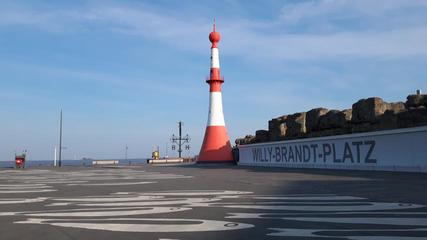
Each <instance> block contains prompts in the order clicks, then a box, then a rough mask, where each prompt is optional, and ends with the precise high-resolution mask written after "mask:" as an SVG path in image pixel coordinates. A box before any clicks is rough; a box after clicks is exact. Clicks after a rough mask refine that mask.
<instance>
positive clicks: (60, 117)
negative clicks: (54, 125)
mask: <svg viewBox="0 0 427 240" xmlns="http://www.w3.org/2000/svg"><path fill="white" fill-rule="evenodd" d="M61 165H62V109H61V113H60V115H59V156H58V166H59V167H61Z"/></svg>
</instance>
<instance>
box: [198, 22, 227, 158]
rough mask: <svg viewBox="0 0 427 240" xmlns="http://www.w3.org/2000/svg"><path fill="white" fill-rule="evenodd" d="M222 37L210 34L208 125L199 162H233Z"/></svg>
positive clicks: (215, 33) (214, 31) (214, 33)
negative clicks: (226, 117) (224, 107)
mask: <svg viewBox="0 0 427 240" xmlns="http://www.w3.org/2000/svg"><path fill="white" fill-rule="evenodd" d="M220 39H221V35H220V34H219V32H217V31H216V29H215V22H214V25H213V31H212V32H211V33H210V34H209V40H210V41H211V43H212V47H211V71H210V76H209V79H208V80H207V81H206V82H207V83H208V84H209V87H210V94H209V115H208V123H207V127H206V131H205V137H204V139H203V144H202V148H201V149H200V154H199V158H198V162H232V161H233V156H232V153H231V144H230V140H229V138H228V134H227V129H226V128H225V122H224V113H223V110H222V93H221V85H222V83H224V79H223V77H222V76H221V71H220V67H219V50H218V42H219V40H220Z"/></svg>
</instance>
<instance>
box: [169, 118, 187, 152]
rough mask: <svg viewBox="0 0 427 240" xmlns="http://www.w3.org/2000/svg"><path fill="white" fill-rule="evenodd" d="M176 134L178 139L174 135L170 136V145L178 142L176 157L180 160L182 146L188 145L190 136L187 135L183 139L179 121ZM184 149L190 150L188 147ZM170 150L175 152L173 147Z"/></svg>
mask: <svg viewBox="0 0 427 240" xmlns="http://www.w3.org/2000/svg"><path fill="white" fill-rule="evenodd" d="M178 132H179V135H178V137H176V136H175V134H173V135H172V137H171V142H172V143H177V142H178V156H179V158H181V155H182V145H183V144H185V143H189V142H190V140H191V138H190V136H188V134H187V135H185V137H182V122H181V121H179V122H178ZM185 147H186V149H190V146H189V145H187V146H185ZM172 150H175V146H174V145H172Z"/></svg>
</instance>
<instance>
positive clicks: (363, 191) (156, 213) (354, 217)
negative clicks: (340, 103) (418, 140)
mask: <svg viewBox="0 0 427 240" xmlns="http://www.w3.org/2000/svg"><path fill="white" fill-rule="evenodd" d="M426 189H427V174H416V173H392V172H363V171H337V170H307V169H305V170H299V169H293V170H290V169H273V168H250V167H241V166H235V165H187V166H167V167H164V166H145V165H144V166H142V165H141V166H118V167H63V168H61V169H53V168H28V169H24V170H14V169H2V170H0V239H2V240H7V239H44V240H50V239H52V240H62V239H79V240H80V239H81V240H85V239H87V240H89V239H91V240H92V239H103V240H104V239H105V240H108V239H112V240H113V239H114V240H117V239H120V240H122V239H156V240H157V239H181V240H185V239H352V240H365V239H379V240H419V239H427V207H425V206H426V205H427V191H426Z"/></svg>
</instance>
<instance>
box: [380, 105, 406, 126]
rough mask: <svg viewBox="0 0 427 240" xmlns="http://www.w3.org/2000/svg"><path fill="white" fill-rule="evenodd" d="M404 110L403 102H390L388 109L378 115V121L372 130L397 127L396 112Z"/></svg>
mask: <svg viewBox="0 0 427 240" xmlns="http://www.w3.org/2000/svg"><path fill="white" fill-rule="evenodd" d="M404 111H406V108H405V104H404V103H403V102H396V103H390V104H389V106H388V110H386V111H385V112H384V114H383V115H381V116H380V117H379V123H378V125H377V126H374V127H375V128H374V129H373V130H388V129H395V128H398V127H399V126H398V124H397V114H398V113H401V112H404Z"/></svg>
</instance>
